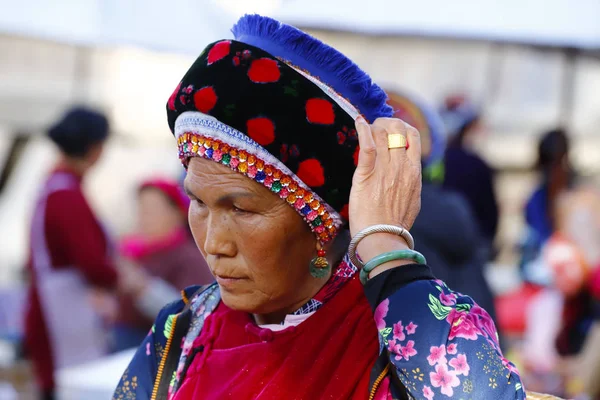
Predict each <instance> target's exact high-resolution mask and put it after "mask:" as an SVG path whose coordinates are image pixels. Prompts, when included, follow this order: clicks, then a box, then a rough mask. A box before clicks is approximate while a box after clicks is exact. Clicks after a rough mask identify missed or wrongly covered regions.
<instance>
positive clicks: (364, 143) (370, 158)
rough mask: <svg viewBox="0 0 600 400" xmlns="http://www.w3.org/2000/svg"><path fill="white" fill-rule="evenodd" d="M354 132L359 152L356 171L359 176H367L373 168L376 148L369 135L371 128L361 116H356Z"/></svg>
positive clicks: (371, 136) (370, 134) (371, 135)
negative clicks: (356, 134) (356, 135)
mask: <svg viewBox="0 0 600 400" xmlns="http://www.w3.org/2000/svg"><path fill="white" fill-rule="evenodd" d="M355 124H356V132H357V133H358V145H359V146H360V150H359V153H358V165H357V166H356V169H357V171H358V172H359V173H361V174H365V175H366V174H369V173H370V172H371V171H372V170H373V168H374V167H375V161H376V159H377V148H376V146H375V141H374V140H373V134H372V133H371V127H370V126H369V124H367V121H365V119H364V118H363V117H361V116H358V118H356V121H355Z"/></svg>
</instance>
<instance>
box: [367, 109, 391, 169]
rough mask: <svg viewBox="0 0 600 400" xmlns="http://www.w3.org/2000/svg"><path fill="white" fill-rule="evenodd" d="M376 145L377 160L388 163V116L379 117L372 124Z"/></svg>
mask: <svg viewBox="0 0 600 400" xmlns="http://www.w3.org/2000/svg"><path fill="white" fill-rule="evenodd" d="M371 132H373V139H374V140H375V147H376V148H377V160H378V161H379V162H381V163H384V164H387V163H389V161H390V149H389V147H388V135H389V134H390V133H391V132H390V129H389V120H388V119H387V118H378V119H376V120H375V122H373V125H371Z"/></svg>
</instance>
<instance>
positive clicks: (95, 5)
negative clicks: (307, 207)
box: [0, 0, 600, 55]
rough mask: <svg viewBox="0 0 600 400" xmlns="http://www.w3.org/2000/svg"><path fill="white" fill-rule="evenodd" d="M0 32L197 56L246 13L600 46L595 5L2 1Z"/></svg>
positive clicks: (550, 1) (367, 29)
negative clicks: (129, 46)
mask: <svg viewBox="0 0 600 400" xmlns="http://www.w3.org/2000/svg"><path fill="white" fill-rule="evenodd" d="M0 7H1V9H2V12H1V13H0V32H6V33H13V34H20V35H29V36H35V37H43V38H49V39H54V40H59V41H67V42H73V43H81V44H96V45H98V44H99V45H102V44H117V45H139V46H144V47H149V48H152V49H160V50H168V51H175V52H184V53H188V54H193V55H196V54H197V53H198V51H199V50H200V49H201V48H203V47H204V46H203V45H204V44H205V43H207V42H208V41H212V40H217V39H221V38H225V37H230V33H229V28H230V27H231V25H232V23H233V22H235V20H236V19H237V18H238V17H239V16H240V15H242V14H243V13H246V12H259V13H263V14H266V15H272V16H273V17H275V18H278V19H281V20H282V21H285V22H288V23H291V24H293V25H297V26H301V27H308V28H318V29H333V30H348V31H358V32H363V33H368V34H377V35H407V34H409V35H425V36H431V35H434V36H449V37H460V38H475V39H484V40H500V41H510V42H520V43H531V44H541V45H550V46H569V47H579V48H586V49H587V48H600V23H599V21H600V1H598V0H578V1H577V2H574V1H572V0H503V1H496V0H454V1H446V0H419V1H414V0H410V1H409V0H370V1H368V2H365V1H364V0H326V1H323V0H173V1H169V2H165V1H162V0H127V1H122V0H53V1H47V0H23V1H13V0H0Z"/></svg>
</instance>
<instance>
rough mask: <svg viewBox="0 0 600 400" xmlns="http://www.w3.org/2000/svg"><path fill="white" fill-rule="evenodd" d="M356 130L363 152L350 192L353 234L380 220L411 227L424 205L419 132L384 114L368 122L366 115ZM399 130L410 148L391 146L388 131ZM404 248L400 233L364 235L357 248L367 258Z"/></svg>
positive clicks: (379, 222)
mask: <svg viewBox="0 0 600 400" xmlns="http://www.w3.org/2000/svg"><path fill="white" fill-rule="evenodd" d="M356 131H357V132H358V139H359V144H360V152H359V158H358V165H357V167H356V171H355V173H354V178H353V181H352V190H351V192H350V205H349V214H350V233H351V234H352V236H354V235H356V234H357V233H358V232H359V231H361V230H362V229H364V228H367V227H369V226H372V225H377V224H389V225H396V226H401V227H403V228H405V229H410V228H411V227H412V225H413V223H414V221H415V218H416V217H417V214H418V213H419V210H420V207H421V140H420V136H419V132H418V131H417V130H416V129H415V128H413V127H412V126H410V125H408V124H406V123H405V122H403V121H402V120H400V119H394V118H379V119H377V120H376V121H375V122H374V123H373V124H372V125H368V124H367V123H366V122H365V120H364V119H363V118H362V117H359V118H357V120H356ZM396 133H399V134H402V135H404V136H405V137H406V139H407V142H408V147H407V148H398V149H389V148H388V135H389V134H396ZM405 248H407V244H406V242H405V241H404V240H403V239H402V238H401V237H399V236H394V235H391V234H383V233H382V234H373V235H370V236H368V237H366V238H364V239H363V240H362V241H361V243H360V244H359V249H358V250H359V251H358V252H359V254H360V256H361V258H362V259H363V260H365V261H368V260H369V259H371V258H373V257H375V256H377V255H379V254H381V253H384V252H386V251H391V250H398V249H405ZM399 264H401V262H396V263H395V265H396V266H397V265H399ZM377 270H379V271H380V272H381V271H382V270H384V269H380V268H378V269H377Z"/></svg>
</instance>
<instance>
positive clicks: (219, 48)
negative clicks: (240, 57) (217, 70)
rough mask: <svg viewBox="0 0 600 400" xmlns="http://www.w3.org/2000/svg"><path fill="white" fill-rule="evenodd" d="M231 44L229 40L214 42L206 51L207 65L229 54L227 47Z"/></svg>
mask: <svg viewBox="0 0 600 400" xmlns="http://www.w3.org/2000/svg"><path fill="white" fill-rule="evenodd" d="M230 46H231V41H229V40H225V41H223V42H219V43H217V44H215V45H214V46H213V47H212V49H210V51H209V52H208V57H207V59H208V65H211V64H213V63H216V62H217V61H219V60H220V59H222V58H224V57H225V56H227V55H228V54H229V47H230Z"/></svg>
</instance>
